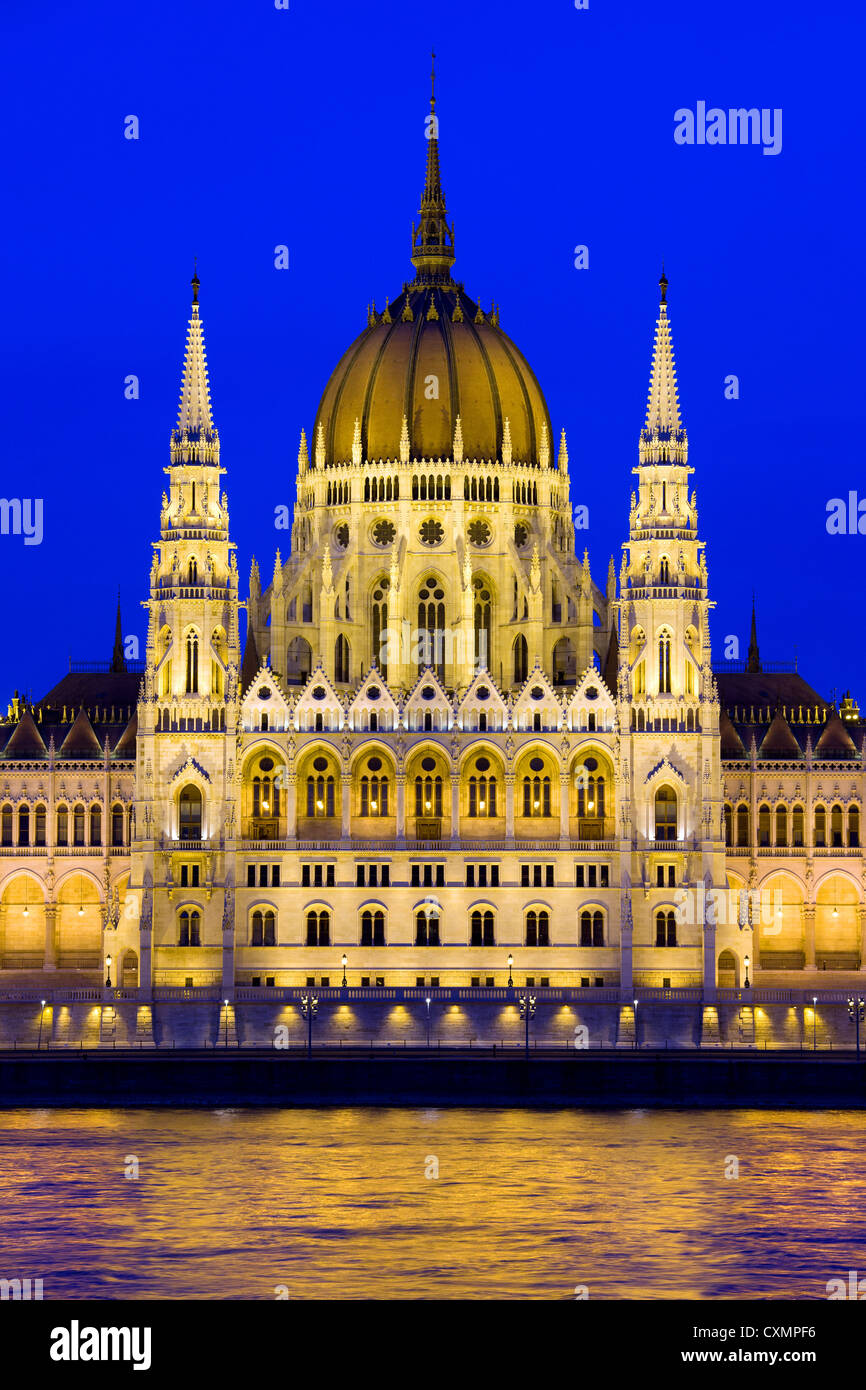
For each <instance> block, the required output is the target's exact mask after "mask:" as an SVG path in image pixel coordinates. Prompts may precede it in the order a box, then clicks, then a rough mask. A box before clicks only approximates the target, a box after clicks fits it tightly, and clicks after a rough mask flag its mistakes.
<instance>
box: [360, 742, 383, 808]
mask: <svg viewBox="0 0 866 1390" xmlns="http://www.w3.org/2000/svg"><path fill="white" fill-rule="evenodd" d="M389 785H390V784H389V778H388V774H387V773H386V772H384V771H382V760H381V758H378V757H375V756H374V757H372V758H368V759H367V766H366V768H365V770H364V773H363V775H362V777H361V815H362V816H387V815H388V814H389V811H388V792H389Z"/></svg>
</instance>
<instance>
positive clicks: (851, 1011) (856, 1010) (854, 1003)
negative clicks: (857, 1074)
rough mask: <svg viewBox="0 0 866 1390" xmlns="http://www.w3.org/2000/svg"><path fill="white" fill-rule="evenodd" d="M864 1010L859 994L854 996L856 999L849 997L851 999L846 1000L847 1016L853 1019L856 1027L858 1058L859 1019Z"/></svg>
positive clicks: (864, 1006)
mask: <svg viewBox="0 0 866 1390" xmlns="http://www.w3.org/2000/svg"><path fill="white" fill-rule="evenodd" d="M864 1010H866V1003H864V1001H863V1000H862V999H861V997H860V995H859V994H858V995H857V998H856V999H854V998H851V999H849V1000H848V1017H849V1018H853V1020H854V1026H855V1028H856V1030H857V1056H858V1058H859V1056H860V1020H861V1019H862V1017H863V1012H864Z"/></svg>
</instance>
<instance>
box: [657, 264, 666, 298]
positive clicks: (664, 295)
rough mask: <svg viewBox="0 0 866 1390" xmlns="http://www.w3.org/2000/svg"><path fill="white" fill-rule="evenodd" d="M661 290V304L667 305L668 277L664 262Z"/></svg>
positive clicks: (660, 282)
mask: <svg viewBox="0 0 866 1390" xmlns="http://www.w3.org/2000/svg"><path fill="white" fill-rule="evenodd" d="M659 289H660V290H661V299H660V300H659V303H660V304H667V302H668V277H667V276H666V275H665V263H664V261H662V278H661V279H660V280H659Z"/></svg>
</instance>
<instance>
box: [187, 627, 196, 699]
mask: <svg viewBox="0 0 866 1390" xmlns="http://www.w3.org/2000/svg"><path fill="white" fill-rule="evenodd" d="M197 691H198V633H197V632H190V633H188V634H187V639H186V692H187V694H188V695H192V694H195V693H196V692H197Z"/></svg>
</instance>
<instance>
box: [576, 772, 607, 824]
mask: <svg viewBox="0 0 866 1390" xmlns="http://www.w3.org/2000/svg"><path fill="white" fill-rule="evenodd" d="M605 791H606V789H605V780H604V775H603V773H601V772H600V771H599V768H598V760H597V759H596V758H592V757H589V758H584V760H583V762H582V763H581V765H580V767H579V768H578V770H577V814H578V816H579V817H580V818H583V817H588V818H589V819H595V818H596V817H604V815H605V800H606V798H605Z"/></svg>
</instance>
